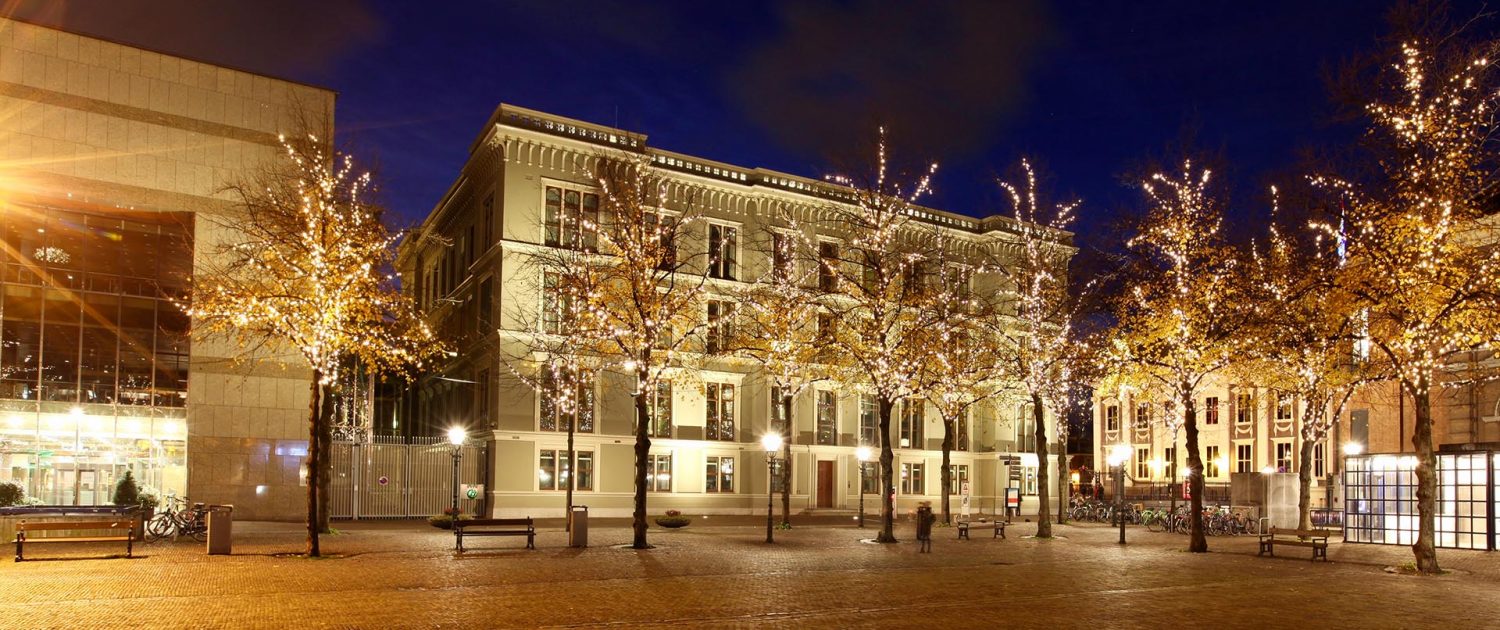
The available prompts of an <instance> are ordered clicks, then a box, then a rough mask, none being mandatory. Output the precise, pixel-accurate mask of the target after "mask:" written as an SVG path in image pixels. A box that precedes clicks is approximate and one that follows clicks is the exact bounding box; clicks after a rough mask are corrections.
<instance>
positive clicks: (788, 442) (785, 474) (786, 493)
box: [781, 396, 792, 529]
mask: <svg viewBox="0 0 1500 630" xmlns="http://www.w3.org/2000/svg"><path fill="white" fill-rule="evenodd" d="M781 406H782V413H783V414H784V415H783V416H782V417H784V418H786V425H785V426H783V427H782V431H783V433H784V435H782V436H781V438H782V439H781V526H782V527H784V528H786V529H791V527H792V397H791V396H782V401H781Z"/></svg>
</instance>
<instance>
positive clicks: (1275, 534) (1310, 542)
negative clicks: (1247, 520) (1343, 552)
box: [1258, 527, 1333, 562]
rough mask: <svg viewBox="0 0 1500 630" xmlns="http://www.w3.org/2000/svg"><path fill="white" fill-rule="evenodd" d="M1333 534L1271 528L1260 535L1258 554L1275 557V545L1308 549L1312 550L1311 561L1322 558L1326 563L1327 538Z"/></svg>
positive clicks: (1323, 531) (1312, 530) (1310, 530)
mask: <svg viewBox="0 0 1500 630" xmlns="http://www.w3.org/2000/svg"><path fill="white" fill-rule="evenodd" d="M1331 534H1333V532H1332V531H1331V530H1327V529H1285V528H1281V527H1272V528H1270V529H1268V530H1266V531H1264V532H1261V534H1260V554H1258V555H1265V554H1271V555H1273V556H1274V555H1276V545H1286V546H1289V547H1308V548H1311V549H1312V559H1313V560H1317V559H1318V558H1322V559H1323V561H1324V562H1327V561H1328V536H1329V535H1331Z"/></svg>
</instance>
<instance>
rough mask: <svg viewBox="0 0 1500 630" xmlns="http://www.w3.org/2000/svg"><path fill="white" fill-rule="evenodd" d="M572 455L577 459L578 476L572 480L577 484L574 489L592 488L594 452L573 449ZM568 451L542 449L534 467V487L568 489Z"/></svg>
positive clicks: (540, 488)
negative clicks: (535, 467)
mask: <svg viewBox="0 0 1500 630" xmlns="http://www.w3.org/2000/svg"><path fill="white" fill-rule="evenodd" d="M573 457H574V459H576V460H577V461H578V478H577V479H576V480H575V481H574V483H577V484H578V485H577V486H574V488H573V489H574V490H584V491H587V490H593V489H594V452H593V451H573ZM568 477H569V471H568V451H566V450H552V449H543V450H542V451H541V454H540V457H539V461H538V462H537V469H536V487H537V489H538V490H567V489H568Z"/></svg>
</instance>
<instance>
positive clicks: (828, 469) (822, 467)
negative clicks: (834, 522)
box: [818, 460, 833, 508]
mask: <svg viewBox="0 0 1500 630" xmlns="http://www.w3.org/2000/svg"><path fill="white" fill-rule="evenodd" d="M818 507H820V508H831V507H833V461H832V460H823V461H819V462H818Z"/></svg>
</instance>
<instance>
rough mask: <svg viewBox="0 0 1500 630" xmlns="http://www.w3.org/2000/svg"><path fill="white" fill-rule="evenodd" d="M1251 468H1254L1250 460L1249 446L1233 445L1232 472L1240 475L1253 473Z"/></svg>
mask: <svg viewBox="0 0 1500 630" xmlns="http://www.w3.org/2000/svg"><path fill="white" fill-rule="evenodd" d="M1252 466H1254V462H1253V461H1251V459H1250V445H1249V444H1236V445H1234V471H1235V472H1242V473H1247V472H1254V471H1255V469H1254V468H1253V467H1252Z"/></svg>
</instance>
